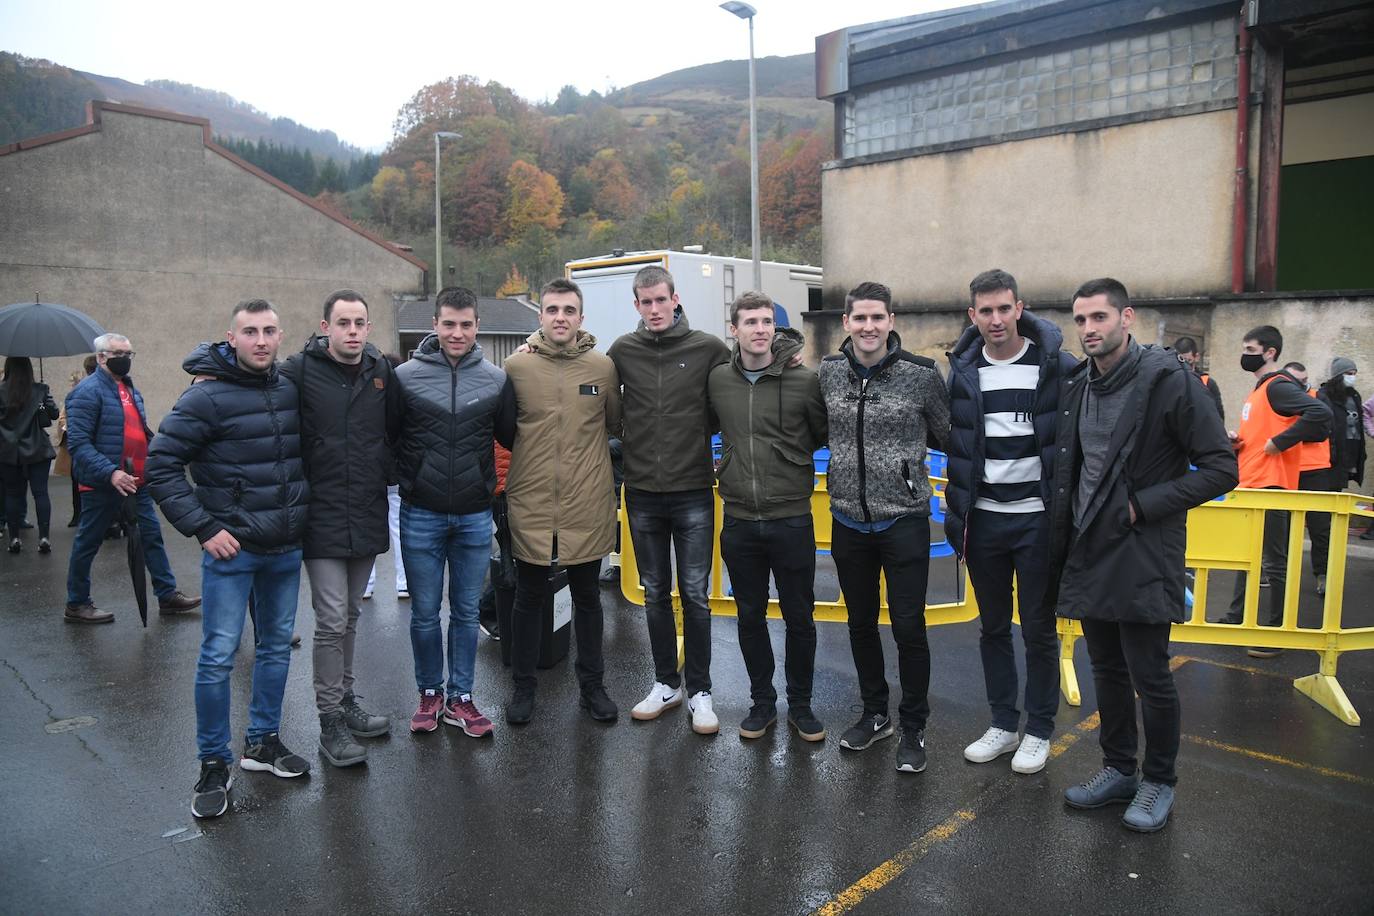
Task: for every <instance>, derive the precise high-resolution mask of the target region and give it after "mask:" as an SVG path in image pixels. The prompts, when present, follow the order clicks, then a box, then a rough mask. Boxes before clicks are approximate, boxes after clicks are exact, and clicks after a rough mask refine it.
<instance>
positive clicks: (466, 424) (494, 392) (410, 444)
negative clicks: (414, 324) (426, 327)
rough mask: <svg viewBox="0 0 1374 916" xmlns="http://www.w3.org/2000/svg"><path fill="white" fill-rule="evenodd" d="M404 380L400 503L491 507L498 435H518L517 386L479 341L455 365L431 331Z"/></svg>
mask: <svg viewBox="0 0 1374 916" xmlns="http://www.w3.org/2000/svg"><path fill="white" fill-rule="evenodd" d="M396 379H397V381H399V382H400V383H401V401H402V406H403V412H402V417H401V439H400V446H399V449H398V454H397V461H398V465H399V467H398V476H399V478H400V486H401V499H402V500H404V501H405V502H407V503H411V504H413V505H416V506H419V507H420V508H422V509H428V510H429V511H431V512H442V513H445V514H450V515H470V514H472V513H474V512H481V511H483V510H486V509H490V508H491V497H492V494H493V493H495V492H496V453H495V451H494V449H493V448H492V438H493V436H494V437H495V438H496V440H497V441H498V442H500V443H501V444H502V445H504V446H506V447H507V448H509V447H510V445H511V442H512V440H513V439H514V438H515V388H514V387H513V386H512V385H511V383H510V379H508V378H507V377H506V373H505V372H503V371H502V370H500V369H498V368H497V367H496V366H493V365H492V364H491V363H489V362H487V361H486V360H484V359H483V358H482V348H481V346H480V345H478V344H475V343H474V344H473V345H472V349H471V350H469V351H468V352H467V353H466V354H465V355H464V356H463V358H462V359H460V360H459V361H458V365H457V366H454V365H451V364H450V363H449V361H448V357H446V356H445V355H444V352H443V350H442V349H440V346H439V338H438V337H436V336H435V335H433V334H431V335H430V336H428V337H426V338H425V339H424V340H423V341H421V343H420V349H419V351H418V352H416V354H415V357H414V358H413V359H410V360H408V361H406V362H404V363H402V364H401V365H400V366H399V367H397V369H396Z"/></svg>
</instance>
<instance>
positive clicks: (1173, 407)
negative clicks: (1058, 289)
mask: <svg viewBox="0 0 1374 916" xmlns="http://www.w3.org/2000/svg"><path fill="white" fill-rule="evenodd" d="M1073 315H1074V323H1075V324H1076V325H1077V326H1078V336H1079V339H1080V340H1081V341H1082V344H1083V351H1084V352H1085V353H1086V354H1087V355H1088V356H1089V357H1090V358H1089V359H1087V360H1085V361H1084V362H1083V363H1082V364H1080V365H1079V366H1078V367H1077V368H1076V369H1075V370H1074V371H1073V373H1072V374H1071V375H1070V376H1069V377H1068V379H1067V382H1066V385H1065V391H1064V396H1063V398H1062V400H1061V402H1060V405H1059V406H1060V415H1059V429H1058V433H1057V435H1058V442H1059V451H1060V457H1059V460H1058V463H1057V465H1056V468H1055V480H1054V502H1053V503H1052V506H1051V512H1050V514H1051V528H1050V562H1051V576H1052V578H1051V586H1050V593H1049V600H1051V601H1052V602H1054V606H1056V607H1057V608H1058V610H1059V614H1060V615H1061V616H1064V617H1071V618H1075V619H1078V620H1080V621H1081V622H1082V626H1083V636H1084V639H1085V640H1086V641H1087V644H1088V654H1089V656H1090V657H1091V659H1092V666H1093V681H1094V683H1095V684H1096V687H1097V701H1098V710H1099V713H1100V715H1101V718H1102V724H1101V727H1100V730H1099V741H1100V743H1101V745H1102V755H1103V766H1102V769H1101V770H1100V771H1099V772H1098V773H1097V774H1096V775H1094V776H1093V777H1092V778H1091V779H1089V780H1088V781H1087V782H1085V783H1083V784H1082V785H1079V786H1075V787H1073V788H1071V789H1069V790H1068V791H1067V792H1065V793H1064V797H1065V801H1066V802H1067V803H1068V804H1069V805H1070V806H1072V807H1074V808H1099V807H1102V806H1103V805H1107V804H1111V803H1114V802H1128V801H1129V802H1130V807H1129V808H1127V809H1126V814H1125V816H1124V817H1123V819H1122V822H1123V823H1124V824H1125V826H1127V827H1128V828H1130V829H1132V830H1137V831H1141V832H1151V831H1155V830H1159V829H1161V828H1162V827H1164V825H1165V824H1166V823H1167V822H1168V819H1169V812H1170V811H1171V810H1172V808H1173V801H1174V785H1175V783H1176V782H1177V777H1176V776H1175V773H1174V761H1175V758H1176V757H1177V756H1178V744H1179V705H1178V692H1177V691H1176V690H1175V688H1174V679H1173V675H1172V673H1171V672H1170V671H1169V628H1170V626H1171V625H1172V624H1174V623H1182V622H1183V619H1184V616H1183V609H1184V597H1183V592H1184V552H1185V546H1186V543H1187V530H1186V525H1187V515H1188V510H1189V509H1192V508H1194V507H1195V506H1198V505H1201V504H1202V503H1204V502H1206V501H1208V500H1210V499H1213V498H1215V497H1217V496H1219V495H1221V494H1222V493H1225V492H1227V491H1228V490H1230V489H1231V488H1233V487H1234V486H1235V485H1236V480H1237V477H1238V471H1237V467H1236V458H1235V455H1234V453H1233V451H1232V449H1231V446H1230V443H1229V441H1228V440H1227V437H1226V430H1225V429H1224V428H1223V427H1222V424H1221V418H1220V417H1219V416H1218V415H1217V412H1216V409H1215V407H1213V405H1212V403H1211V399H1210V396H1209V395H1208V394H1207V390H1206V389H1205V388H1203V387H1202V386H1201V385H1199V384H1197V381H1196V380H1195V379H1193V378H1191V377H1190V375H1191V373H1190V372H1189V370H1188V368H1187V367H1186V366H1185V365H1184V364H1183V363H1181V362H1179V360H1178V358H1177V357H1176V356H1175V355H1174V354H1173V352H1172V351H1169V350H1164V349H1159V348H1156V347H1141V346H1139V345H1138V344H1137V343H1136V342H1135V340H1134V338H1132V337H1131V336H1130V333H1129V332H1130V328H1131V324H1132V322H1133V321H1134V318H1135V313H1134V310H1133V309H1132V308H1131V305H1130V298H1129V297H1128V296H1127V293H1126V288H1125V287H1124V286H1122V285H1121V283H1119V282H1117V281H1116V280H1112V279H1110V278H1103V279H1101V280H1091V281H1089V282H1087V283H1085V284H1083V286H1081V287H1080V288H1079V289H1078V292H1076V293H1075V294H1074V297H1073ZM1190 463H1191V464H1192V465H1194V466H1195V467H1196V470H1190V469H1189V464H1190ZM1056 576H1057V582H1056V578H1055V577H1056ZM1136 693H1139V694H1140V704H1141V710H1142V715H1143V718H1144V723H1145V759H1144V763H1143V764H1142V766H1141V770H1142V772H1143V775H1144V778H1143V779H1141V778H1140V777H1138V776H1137V775H1136V746H1137V737H1136V704H1135V695H1136Z"/></svg>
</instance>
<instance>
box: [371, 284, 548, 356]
mask: <svg viewBox="0 0 1374 916" xmlns="http://www.w3.org/2000/svg"><path fill="white" fill-rule="evenodd" d="M477 319H478V329H477V343H479V344H481V346H482V355H483V356H485V357H486V358H487V359H489V360H490V361H491V362H493V363H495V364H496V365H498V366H499V365H501V364H502V363H503V362H505V361H506V357H507V356H510V355H511V354H512V353H514V352H515V350H516V348H517V347H519V346H520V345H521V344H522V343H524V342H525V338H527V337H529V336H530V335H531V334H533V333H534V332H535V331H537V330H538V329H539V307H538V306H537V305H535V304H534V303H533V302H531V301H530V300H529V299H525V298H515V299H503V298H497V297H493V296H479V297H478V298H477ZM396 330H397V332H398V333H399V334H400V336H401V350H400V353H401V355H402V356H406V357H409V356H410V354H411V352H413V351H414V350H415V348H416V347H418V346H419V345H420V341H422V340H424V339H425V337H427V336H428V335H429V334H430V333H431V332H432V331H433V330H434V299H433V298H430V299H414V298H411V299H409V300H398V301H397V303H396Z"/></svg>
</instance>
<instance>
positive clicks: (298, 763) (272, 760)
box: [239, 732, 310, 779]
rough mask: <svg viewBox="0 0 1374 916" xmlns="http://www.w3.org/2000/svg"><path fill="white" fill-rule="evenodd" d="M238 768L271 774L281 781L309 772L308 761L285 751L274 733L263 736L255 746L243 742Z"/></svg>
mask: <svg viewBox="0 0 1374 916" xmlns="http://www.w3.org/2000/svg"><path fill="white" fill-rule="evenodd" d="M239 766H240V767H242V768H243V769H245V770H247V771H248V772H250V773H271V774H272V775H273V776H280V777H281V778H283V779H294V778H295V777H297V776H304V775H306V774H307V773H309V772H310V761H308V760H306V759H305V758H304V757H302V756H300V755H299V754H293V753H291V752H290V751H289V750H287V749H286V745H284V744H282V743H281V738H280V737H279V736H278V735H277V733H276V732H271V733H269V734H266V735H263V736H262V737H261V738H259V739H258V742H257V743H256V744H249V743H248V742H246V741H245V742H244V748H243V756H242V757H241V758H239Z"/></svg>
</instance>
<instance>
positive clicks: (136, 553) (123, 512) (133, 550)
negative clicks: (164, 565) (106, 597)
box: [119, 458, 148, 627]
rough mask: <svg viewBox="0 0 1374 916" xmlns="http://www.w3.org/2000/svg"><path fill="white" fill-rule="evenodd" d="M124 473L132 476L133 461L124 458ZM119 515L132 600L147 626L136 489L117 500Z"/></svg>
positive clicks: (145, 569)
mask: <svg viewBox="0 0 1374 916" xmlns="http://www.w3.org/2000/svg"><path fill="white" fill-rule="evenodd" d="M124 473H126V474H128V475H129V476H131V477H132V476H133V473H134V462H133V460H132V459H129V458H126V459H124ZM119 517H120V519H121V520H122V521H123V522H124V529H125V531H126V532H127V534H126V535H125V538H124V549H125V552H126V553H127V555H128V558H129V576H130V578H132V579H133V581H134V600H135V601H136V602H138V616H139V618H140V619H141V620H142V621H143V626H144V627H147V626H148V562H147V560H146V558H145V557H144V555H143V531H142V530H141V529H140V528H139V527H138V491H137V490H135V491H134V492H133V493H130V494H129V495H128V496H125V497H124V498H123V499H122V500H120V501H119Z"/></svg>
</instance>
